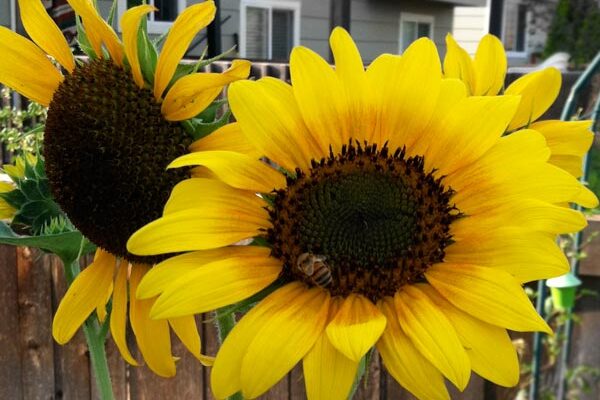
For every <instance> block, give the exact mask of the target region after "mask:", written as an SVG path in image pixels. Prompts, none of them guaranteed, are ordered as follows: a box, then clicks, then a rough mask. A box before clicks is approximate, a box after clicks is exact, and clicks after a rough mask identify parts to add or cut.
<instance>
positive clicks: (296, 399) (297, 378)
mask: <svg viewBox="0 0 600 400" xmlns="http://www.w3.org/2000/svg"><path fill="white" fill-rule="evenodd" d="M290 399H291V400H304V399H306V386H305V385H304V374H303V373H302V361H300V362H299V363H298V365H296V366H295V367H294V369H293V370H292V372H290Z"/></svg>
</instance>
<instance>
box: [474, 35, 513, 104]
mask: <svg viewBox="0 0 600 400" xmlns="http://www.w3.org/2000/svg"><path fill="white" fill-rule="evenodd" d="M506 66H507V61H506V53H504V46H503V45H502V42H501V41H500V39H498V38H497V37H495V36H493V35H489V34H488V35H485V36H484V37H483V38H482V39H481V41H480V42H479V46H478V47H477V52H476V53H475V59H474V60H473V69H474V71H475V90H474V92H473V95H475V96H495V95H496V94H498V92H499V91H500V89H502V87H503V86H504V77H505V76H506Z"/></svg>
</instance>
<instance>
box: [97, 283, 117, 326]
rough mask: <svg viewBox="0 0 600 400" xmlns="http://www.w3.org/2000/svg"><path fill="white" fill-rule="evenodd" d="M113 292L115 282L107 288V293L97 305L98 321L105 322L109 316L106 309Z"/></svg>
mask: <svg viewBox="0 0 600 400" xmlns="http://www.w3.org/2000/svg"><path fill="white" fill-rule="evenodd" d="M112 292H113V283H112V282H111V283H110V285H108V287H107V288H106V293H105V294H104V297H103V298H100V302H99V303H98V304H97V305H96V316H97V317H98V321H99V322H100V323H104V321H105V320H106V317H107V316H108V312H107V311H106V304H108V302H109V300H110V298H111V296H112Z"/></svg>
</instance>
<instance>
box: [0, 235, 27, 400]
mask: <svg viewBox="0 0 600 400" xmlns="http://www.w3.org/2000/svg"><path fill="white" fill-rule="evenodd" d="M0 282H2V284H1V286H0V288H1V290H0V321H2V322H1V323H0V349H1V350H0V388H2V396H5V397H6V398H7V399H16V400H20V399H22V398H23V393H22V391H21V384H20V383H21V372H22V369H21V356H20V352H19V344H20V341H19V338H20V331H19V303H18V290H17V282H18V281H17V254H16V249H15V248H14V247H13V246H4V245H2V246H0Z"/></svg>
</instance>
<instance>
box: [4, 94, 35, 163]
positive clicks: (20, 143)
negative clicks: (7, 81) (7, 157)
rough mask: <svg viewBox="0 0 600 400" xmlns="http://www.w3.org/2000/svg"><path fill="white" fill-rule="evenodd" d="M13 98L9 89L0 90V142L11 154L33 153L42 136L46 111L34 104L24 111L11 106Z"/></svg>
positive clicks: (30, 104) (31, 103)
mask: <svg viewBox="0 0 600 400" xmlns="http://www.w3.org/2000/svg"><path fill="white" fill-rule="evenodd" d="M14 97H15V96H14V93H13V92H12V91H11V90H10V89H9V88H6V87H2V88H1V89H0V102H1V105H2V108H1V109H0V142H2V143H3V144H4V145H5V146H6V150H8V151H10V152H13V153H17V154H21V153H27V152H33V151H34V150H35V149H36V147H37V145H38V144H39V143H40V142H41V140H42V136H43V134H44V132H43V126H44V122H45V121H46V109H45V108H44V107H42V106H41V105H39V104H37V103H34V102H30V103H29V104H28V105H27V108H26V109H20V108H17V107H15V106H13V100H14Z"/></svg>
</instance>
